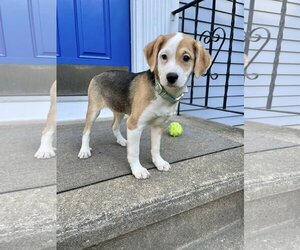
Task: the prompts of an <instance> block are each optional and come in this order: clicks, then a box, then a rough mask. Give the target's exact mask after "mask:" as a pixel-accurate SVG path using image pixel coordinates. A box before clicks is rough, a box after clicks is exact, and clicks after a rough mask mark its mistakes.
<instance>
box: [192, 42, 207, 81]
mask: <svg viewBox="0 0 300 250" xmlns="http://www.w3.org/2000/svg"><path fill="white" fill-rule="evenodd" d="M194 49H195V57H196V58H195V65H194V73H195V76H196V77H197V78H198V77H200V76H201V75H202V74H203V73H204V72H206V70H208V68H209V67H210V65H211V57H210V54H209V53H208V52H207V51H206V49H205V48H204V47H203V46H202V44H201V43H200V42H199V41H195V43H194Z"/></svg>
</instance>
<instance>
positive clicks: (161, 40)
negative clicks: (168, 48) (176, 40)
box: [144, 33, 176, 72]
mask: <svg viewBox="0 0 300 250" xmlns="http://www.w3.org/2000/svg"><path fill="white" fill-rule="evenodd" d="M175 35H176V33H173V34H169V35H161V36H159V37H158V38H157V39H155V40H154V41H152V42H150V43H148V44H147V45H146V47H145V48H144V54H145V57H146V60H147V63H148V65H149V67H150V70H151V71H152V72H155V68H156V64H157V55H158V53H159V51H160V49H161V48H162V47H163V46H164V45H165V44H166V43H167V42H168V41H169V40H170V39H171V38H172V37H173V36H175Z"/></svg>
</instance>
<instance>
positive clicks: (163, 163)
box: [153, 159, 171, 171]
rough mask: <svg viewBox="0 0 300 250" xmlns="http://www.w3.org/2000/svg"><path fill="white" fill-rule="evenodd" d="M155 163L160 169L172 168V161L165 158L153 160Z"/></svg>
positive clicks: (167, 169)
mask: <svg viewBox="0 0 300 250" xmlns="http://www.w3.org/2000/svg"><path fill="white" fill-rule="evenodd" d="M153 163H154V165H155V167H156V168H157V169H158V170H159V171H169V170H170V168H171V166H170V163H169V162H167V161H165V160H163V159H160V160H157V161H153Z"/></svg>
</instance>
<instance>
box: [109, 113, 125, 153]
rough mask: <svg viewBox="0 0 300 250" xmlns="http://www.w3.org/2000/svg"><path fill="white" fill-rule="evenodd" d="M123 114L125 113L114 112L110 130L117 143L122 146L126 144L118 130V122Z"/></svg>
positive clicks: (119, 122)
mask: <svg viewBox="0 0 300 250" xmlns="http://www.w3.org/2000/svg"><path fill="white" fill-rule="evenodd" d="M124 115H125V114H123V113H118V112H114V120H113V124H112V131H113V133H114V136H115V137H116V139H117V143H119V144H120V145H121V146H123V147H125V146H126V145H127V140H126V139H125V138H124V137H123V136H122V134H121V132H120V124H121V122H122V120H123V118H124Z"/></svg>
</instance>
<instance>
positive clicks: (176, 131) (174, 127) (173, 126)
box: [168, 122, 183, 137]
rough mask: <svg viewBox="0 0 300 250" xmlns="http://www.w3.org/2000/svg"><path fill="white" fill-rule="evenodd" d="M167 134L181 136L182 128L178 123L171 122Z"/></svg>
mask: <svg viewBox="0 0 300 250" xmlns="http://www.w3.org/2000/svg"><path fill="white" fill-rule="evenodd" d="M168 132H169V135H170V136H173V137H178V136H181V134H182V132H183V128H182V126H181V125H180V123H179V122H171V123H170V125H169V127H168Z"/></svg>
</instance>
